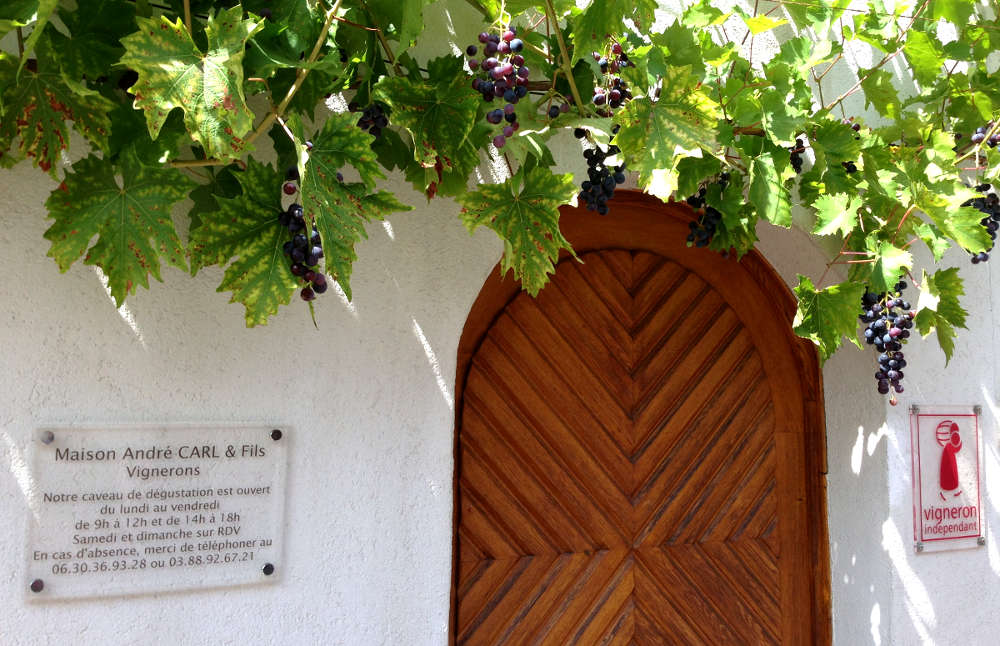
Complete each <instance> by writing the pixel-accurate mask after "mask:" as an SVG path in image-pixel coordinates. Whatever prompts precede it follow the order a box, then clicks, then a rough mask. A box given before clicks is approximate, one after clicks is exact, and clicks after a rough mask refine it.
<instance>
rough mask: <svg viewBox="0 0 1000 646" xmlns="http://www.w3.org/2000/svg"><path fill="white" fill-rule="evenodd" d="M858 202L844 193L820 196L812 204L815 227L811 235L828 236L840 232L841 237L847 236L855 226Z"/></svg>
mask: <svg viewBox="0 0 1000 646" xmlns="http://www.w3.org/2000/svg"><path fill="white" fill-rule="evenodd" d="M858 206H859V202H858V200H857V198H855V197H853V196H851V195H846V194H844V193H836V194H833V195H821V196H820V197H819V199H817V200H816V201H815V202H814V203H813V207H814V208H815V209H816V226H815V227H813V233H815V234H816V235H821V236H829V235H833V234H834V233H837V232H838V231H839V232H840V235H841V236H846V235H847V234H849V233H850V232H851V231H852V230H853V229H854V227H855V226H856V225H857V222H858V217H857V210H858Z"/></svg>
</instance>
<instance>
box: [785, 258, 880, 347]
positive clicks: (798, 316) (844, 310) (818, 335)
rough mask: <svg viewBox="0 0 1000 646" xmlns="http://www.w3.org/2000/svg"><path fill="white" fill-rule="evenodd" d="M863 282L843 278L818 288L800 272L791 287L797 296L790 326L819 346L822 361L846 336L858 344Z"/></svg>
mask: <svg viewBox="0 0 1000 646" xmlns="http://www.w3.org/2000/svg"><path fill="white" fill-rule="evenodd" d="M864 291H865V288H864V285H861V284H858V283H853V282H844V283H840V284H839V285H831V286H830V287H827V288H826V289H820V290H817V289H816V287H815V286H814V285H813V282H812V281H811V280H810V279H809V278H808V277H807V276H803V275H801V274H800V275H799V284H798V286H797V287H796V288H795V289H794V292H795V296H796V298H798V300H799V306H798V309H797V310H796V311H795V320H794V321H793V322H792V326H793V328H794V330H795V333H796V334H798V335H799V336H800V337H802V338H804V339H809V340H810V341H812V342H813V343H815V344H816V347H817V348H818V349H819V356H820V360H821V361H826V360H827V359H828V358H829V357H830V355H832V354H833V353H834V352H835V351H836V350H837V348H839V347H840V344H841V343H842V342H843V337H845V336H846V337H847V338H848V339H850V340H851V342H853V343H854V345H856V346H858V347H859V348H860V347H861V342H860V341H859V340H858V335H857V330H858V307H859V303H860V302H861V295H862V294H863V293H864Z"/></svg>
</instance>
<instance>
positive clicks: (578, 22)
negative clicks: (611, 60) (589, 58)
mask: <svg viewBox="0 0 1000 646" xmlns="http://www.w3.org/2000/svg"><path fill="white" fill-rule="evenodd" d="M655 9H656V0H629V1H627V2H609V1H608V0H593V2H591V3H590V5H589V6H588V7H587V8H586V9H584V10H583V11H581V12H580V13H579V14H577V16H576V18H575V19H573V20H572V24H573V32H572V40H573V58H574V59H578V58H583V57H584V56H585V55H587V54H589V53H590V52H591V51H594V50H598V51H601V50H603V49H604V46H605V44H606V42H607V37H608V36H609V35H610V34H618V33H620V32H621V31H622V29H623V27H624V26H623V24H622V23H623V21H624V20H625V19H626V18H635V19H636V22H637V23H638V24H640V25H644V26H646V27H648V26H650V25H651V24H652V22H653V20H652V18H653V11H654V10H655Z"/></svg>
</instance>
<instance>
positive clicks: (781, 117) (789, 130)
mask: <svg viewBox="0 0 1000 646" xmlns="http://www.w3.org/2000/svg"><path fill="white" fill-rule="evenodd" d="M760 108H761V111H760V113H758V115H757V116H758V117H759V118H760V119H761V125H762V126H763V128H764V131H765V132H767V134H768V136H769V137H770V138H771V141H773V142H774V143H775V144H777V145H779V146H791V145H792V143H794V142H795V135H796V134H798V133H799V132H801V131H802V127H803V126H804V125H805V123H804V122H805V118H806V112H805V111H804V110H802V109H801V108H799V107H797V106H795V105H793V104H792V103H791V102H789V101H788V95H787V93H785V92H780V91H778V90H764V91H763V92H761V94H760Z"/></svg>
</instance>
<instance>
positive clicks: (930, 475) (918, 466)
mask: <svg viewBox="0 0 1000 646" xmlns="http://www.w3.org/2000/svg"><path fill="white" fill-rule="evenodd" d="M910 434H911V442H912V460H913V540H914V543H915V544H916V548H917V550H918V551H921V552H923V551H936V550H942V549H956V548H961V547H974V546H976V545H977V544H979V545H981V544H982V539H983V537H985V528H984V526H983V502H982V492H981V483H982V464H983V460H982V443H981V439H980V435H981V433H980V426H979V408H978V407H965V408H960V407H955V406H950V407H949V406H923V405H922V406H919V407H916V406H915V407H914V409H913V411H912V413H911V415H910Z"/></svg>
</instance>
